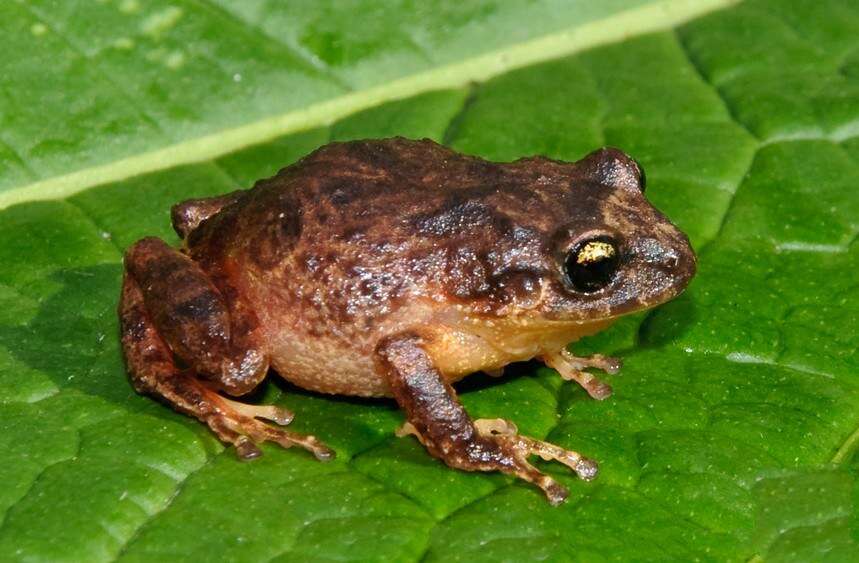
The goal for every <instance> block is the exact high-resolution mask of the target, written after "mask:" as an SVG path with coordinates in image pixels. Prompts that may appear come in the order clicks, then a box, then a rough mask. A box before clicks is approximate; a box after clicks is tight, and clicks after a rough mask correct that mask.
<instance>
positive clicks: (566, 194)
mask: <svg viewBox="0 0 859 563" xmlns="http://www.w3.org/2000/svg"><path fill="white" fill-rule="evenodd" d="M504 169H505V170H506V171H507V172H506V174H508V175H507V176H504V183H503V185H501V186H500V187H499V185H498V184H496V185H495V186H491V187H490V188H489V189H486V190H485V191H486V194H489V195H486V194H483V195H482V196H481V199H479V201H478V200H477V195H475V194H472V195H473V196H474V199H471V200H468V202H469V204H470V205H472V207H474V208H475V210H477V211H480V210H483V212H482V213H477V211H475V212H474V214H475V216H480V217H483V216H484V215H486V217H485V218H484V219H483V220H481V221H477V220H474V221H470V222H469V221H466V220H465V219H467V217H466V215H467V214H465V213H463V212H460V213H459V214H458V215H457V218H458V219H459V220H458V221H457V225H461V224H468V225H470V223H471V222H473V223H475V224H477V225H478V226H480V227H481V230H477V229H475V230H474V232H470V231H469V233H470V234H468V239H467V240H468V243H469V244H470V245H474V244H482V245H483V246H482V248H490V250H489V251H488V252H486V253H485V254H486V255H487V256H489V257H490V258H491V260H490V262H491V263H490V264H489V268H488V269H489V270H490V271H492V272H493V273H494V276H493V277H492V278H491V279H490V280H488V281H487V280H486V279H485V278H483V277H478V278H477V282H471V283H468V284H465V283H463V280H471V278H472V277H473V276H472V275H471V273H470V272H471V270H468V269H465V268H460V270H457V272H456V275H452V276H451V279H453V280H454V281H455V282H456V284H457V286H456V289H457V290H459V289H460V288H462V287H465V288H472V287H488V288H489V293H490V295H491V296H492V297H493V299H490V300H489V302H490V303H492V304H494V306H486V307H483V309H482V310H484V311H486V312H490V314H491V315H492V316H495V317H499V316H501V317H507V318H510V319H514V320H515V319H518V321H517V323H518V322H519V321H521V322H522V323H523V324H530V325H532V326H533V327H534V329H538V327H539V326H540V325H543V324H544V323H545V322H550V323H551V322H554V321H562V322H569V321H572V322H575V323H583V322H585V323H586V322H589V321H602V320H607V319H612V318H614V317H617V316H620V315H623V314H625V313H631V312H634V311H639V310H642V309H647V308H650V307H654V306H656V305H659V304H660V303H663V302H665V301H667V300H669V299H671V298H673V297H675V296H676V295H678V294H679V293H680V292H681V291H683V289H684V288H685V287H686V285H687V284H688V283H689V280H690V279H691V278H692V276H693V275H694V273H695V266H696V260H695V253H694V252H693V251H692V248H691V246H690V245H689V239H688V238H687V237H686V235H685V234H684V233H682V232H681V231H680V230H679V229H678V228H677V227H675V226H674V225H673V224H672V223H671V222H670V221H669V220H668V219H667V218H666V217H665V216H664V215H663V214H662V213H660V212H659V211H657V210H656V209H655V208H654V207H653V206H652V205H651V204H650V202H648V201H647V198H646V197H645V195H644V188H645V177H644V172H643V170H642V169H641V167H640V166H639V165H638V164H637V163H636V161H635V160H633V159H632V158H630V157H629V156H627V155H626V154H624V153H623V152H621V151H619V150H617V149H612V148H603V149H599V150H597V151H595V152H593V153H591V154H589V155H588V156H586V157H585V158H583V159H582V160H580V161H578V162H575V163H565V162H559V161H554V160H549V159H546V158H543V157H534V158H526V159H522V160H519V161H516V162H514V163H511V164H508V165H504ZM511 178H513V179H512V180H511ZM523 187H526V188H527V189H523ZM475 241H479V243H476V242H475ZM470 254H475V255H477V254H479V252H472V253H470ZM470 254H468V253H466V255H470ZM481 271H483V270H481ZM463 272H466V273H468V274H469V275H467V276H464V275H463ZM456 293H460V292H459V291H457V292H456ZM486 303H487V302H486V301H483V300H475V299H472V303H471V305H472V307H474V306H475V305H479V306H483V305H486Z"/></svg>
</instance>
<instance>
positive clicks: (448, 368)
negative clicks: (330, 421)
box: [264, 306, 614, 397]
mask: <svg viewBox="0 0 859 563" xmlns="http://www.w3.org/2000/svg"><path fill="white" fill-rule="evenodd" d="M269 320H270V321H271V322H274V324H270V323H264V326H267V327H269V334H268V337H269V338H268V341H269V351H270V355H271V359H272V367H273V368H274V369H275V370H277V372H278V373H279V374H280V375H281V376H283V377H284V378H285V379H287V380H288V381H290V382H292V383H294V384H296V385H298V386H299V387H302V388H304V389H309V390H313V391H318V392H322V393H333V394H338V395H356V396H364V397H389V396H391V393H390V389H389V388H388V385H387V383H386V381H385V380H384V377H383V375H382V374H381V373H379V370H378V369H377V367H376V365H375V361H374V357H373V353H374V350H375V348H376V344H377V343H378V342H379V341H380V340H381V339H382V338H383V337H385V336H388V335H392V334H397V333H399V332H403V331H413V332H416V333H418V334H420V335H421V336H423V337H424V340H425V342H426V349H427V352H428V353H429V355H430V356H431V357H432V358H433V361H434V362H435V365H436V366H437V367H438V369H439V370H440V371H441V372H442V374H443V375H444V376H445V378H446V379H447V380H448V381H450V382H455V381H459V380H460V379H462V378H463V377H465V376H466V375H468V374H471V373H474V372H476V371H490V372H491V371H497V370H499V369H500V368H503V367H504V366H506V365H507V364H509V363H511V362H517V361H524V360H529V359H532V358H535V357H538V356H540V355H542V354H545V353H548V352H557V351H559V350H561V349H562V348H564V347H565V346H566V345H567V344H569V343H570V342H573V341H575V340H578V339H579V338H581V337H583V336H587V335H590V334H594V333H595V332H598V331H600V330H602V329H604V328H605V327H606V326H608V325H609V324H611V323H612V322H613V320H614V319H602V320H595V321H585V322H561V321H546V320H534V319H530V320H529V319H523V318H505V319H494V320H488V319H475V318H469V317H468V316H466V315H463V314H462V313H461V312H459V311H455V310H453V311H450V310H448V311H445V313H443V314H441V315H440V314H438V313H434V312H433V310H432V309H431V308H429V307H424V306H416V307H410V308H407V309H404V310H402V311H401V312H400V313H399V314H398V315H396V316H395V317H393V318H391V319H388V320H386V321H385V322H384V323H383V324H382V325H381V326H379V327H376V329H375V330H372V331H367V332H363V333H361V332H358V331H356V332H351V333H350V334H341V335H323V336H319V335H316V336H310V335H308V334H306V333H305V332H304V330H303V327H302V326H301V322H300V321H292V324H291V326H284V325H283V323H278V322H276V320H275V319H269Z"/></svg>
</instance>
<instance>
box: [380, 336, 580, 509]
mask: <svg viewBox="0 0 859 563" xmlns="http://www.w3.org/2000/svg"><path fill="white" fill-rule="evenodd" d="M376 359H377V364H378V367H379V370H380V371H381V372H382V373H384V374H385V376H386V377H387V380H388V384H389V385H390V387H391V390H392V391H393V394H394V397H395V398H396V400H397V403H398V404H399V405H400V406H401V407H402V408H403V410H404V411H405V412H406V418H407V420H408V425H406V426H405V427H404V429H403V431H404V433H413V434H416V435H417V436H418V437H419V439H420V441H421V443H422V444H423V445H424V446H425V447H426V448H427V450H429V452H430V453H431V454H432V455H433V456H435V457H438V458H440V459H442V460H443V461H444V462H445V463H447V464H448V465H450V466H451V467H456V468H458V469H465V470H467V471H503V472H504V473H509V474H512V475H516V476H517V477H520V478H522V479H525V480H526V481H530V482H532V483H534V484H536V485H537V486H539V487H540V488H541V489H543V492H544V493H545V494H546V496H547V497H548V498H549V501H550V502H552V503H553V504H557V503H559V502H562V501H563V500H564V499H565V498H566V496H567V490H566V489H565V488H564V487H563V486H562V485H560V484H559V483H557V482H556V481H554V480H553V479H552V478H550V477H548V476H546V475H544V474H542V473H540V472H539V471H537V469H536V468H534V467H533V466H532V465H531V464H529V463H528V461H527V457H528V456H529V455H532V454H536V455H540V456H541V457H544V458H545V459H555V460H558V461H560V462H562V463H564V464H566V465H568V466H569V467H570V468H571V469H573V470H574V471H576V472H577V473H579V475H580V476H582V477H585V478H592V477H593V476H594V475H595V473H596V465H595V464H594V463H593V462H592V461H590V460H587V459H585V458H582V457H581V456H580V455H579V454H577V453H576V452H570V451H567V450H563V449H562V448H559V447H557V446H553V445H552V444H548V443H546V442H541V441H538V440H533V439H531V438H528V437H526V436H520V435H519V434H518V433H517V432H516V429H515V426H513V425H512V424H509V423H506V424H504V430H505V432H498V431H497V430H498V428H499V424H501V422H503V421H494V423H493V424H489V423H487V421H483V422H481V424H480V425H475V424H474V423H473V422H472V420H471V418H470V417H469V416H468V413H466V412H465V409H464V408H463V407H462V405H461V404H460V403H459V400H458V399H457V397H456V393H455V392H454V390H453V388H452V387H451V386H450V384H448V383H447V382H446V381H445V379H444V377H443V376H442V374H441V372H440V371H439V370H438V369H437V368H436V366H435V364H434V363H433V361H432V358H431V357H430V356H429V354H428V353H427V351H426V349H425V347H424V343H423V339H422V338H421V337H420V336H419V335H416V334H410V333H406V334H400V335H396V336H394V337H390V338H387V339H384V340H383V341H382V342H381V343H380V344H379V346H378V348H377V350H376Z"/></svg>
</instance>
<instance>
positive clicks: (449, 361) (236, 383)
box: [119, 138, 695, 504]
mask: <svg viewBox="0 0 859 563" xmlns="http://www.w3.org/2000/svg"><path fill="white" fill-rule="evenodd" d="M172 219H173V226H174V228H175V229H176V232H178V233H179V235H180V236H181V237H182V239H183V240H184V242H183V245H182V248H181V249H179V250H177V249H174V248H171V247H170V246H168V245H167V244H165V243H164V242H163V241H161V240H160V239H157V238H145V239H143V240H140V241H138V242H137V243H136V244H134V245H133V246H132V247H131V248H129V249H128V251H127V252H126V254H125V276H124V281H123V287H122V297H121V303H120V307H119V315H120V317H121V326H122V345H123V348H124V350H125V357H126V360H127V364H128V369H129V372H130V374H131V379H132V381H133V383H134V386H135V388H136V389H137V390H138V391H139V392H141V393H147V394H150V395H153V396H155V397H158V398H160V399H162V400H163V401H165V402H167V403H168V404H170V405H172V406H173V407H174V408H176V409H177V410H179V411H182V412H184V413H187V414H189V415H191V416H194V417H196V418H198V419H200V420H201V421H203V422H205V423H206V424H207V425H208V426H209V427H210V428H211V429H212V431H213V432H214V433H215V434H217V436H218V437H219V438H220V439H221V440H223V441H224V442H226V443H230V444H233V445H235V447H236V450H237V451H238V455H239V456H241V457H242V458H253V457H256V456H259V455H260V450H259V448H258V444H259V443H261V442H264V441H271V442H276V443H278V444H280V445H281V446H284V447H290V446H293V445H298V446H301V447H303V448H306V449H307V450H309V451H311V452H312V453H313V454H314V455H315V456H316V457H317V458H319V459H320V460H327V459H331V458H332V457H333V456H334V452H333V451H332V450H331V449H329V448H328V447H326V446H325V445H324V444H323V443H322V442H321V441H320V440H318V439H317V438H315V437H313V436H308V435H303V434H299V433H296V432H291V431H289V430H286V429H284V428H280V427H278V426H275V424H277V425H286V424H289V422H290V421H291V420H292V413H290V412H288V411H287V410H285V409H282V408H279V407H275V406H254V405H249V404H244V403H240V402H237V401H236V400H234V399H232V398H227V397H236V396H239V395H244V394H246V393H248V392H250V391H252V390H253V389H254V388H255V387H256V386H257V385H258V384H259V383H260V382H261V381H262V380H263V378H264V377H265V376H266V373H267V372H268V370H269V368H273V369H274V370H275V371H277V373H279V374H280V375H281V376H282V377H285V378H286V379H287V380H289V381H290V382H292V383H293V384H295V385H297V386H299V387H302V388H304V389H309V390H313V391H317V392H320V393H336V394H341V395H355V396H362V397H393V398H394V399H395V400H396V401H397V403H398V404H399V405H400V407H401V408H402V409H403V411H404V413H405V417H406V420H407V422H406V423H405V424H404V425H403V427H402V428H400V429H399V431H398V433H399V434H400V435H404V434H414V435H415V436H416V437H417V439H418V440H420V442H421V443H422V444H423V445H424V446H425V447H426V449H427V450H428V451H429V453H430V454H432V455H433V456H435V457H437V458H440V459H441V460H443V461H444V462H445V463H447V464H448V465H449V466H451V467H455V468H458V469H464V470H468V471H494V470H497V471H502V472H504V473H508V474H512V475H516V476H518V477H521V478H523V479H525V480H527V481H530V482H532V483H534V484H536V485H537V486H539V487H540V488H541V489H542V490H543V491H544V492H545V494H546V496H547V497H548V499H549V500H550V501H551V502H552V503H553V504H556V503H559V502H562V501H563V500H564V498H565V497H566V495H567V491H566V489H565V488H564V487H563V486H562V485H560V484H559V483H558V482H557V481H555V480H553V479H552V478H550V477H548V476H547V475H544V474H543V473H541V472H539V471H538V470H537V469H536V468H535V467H533V466H532V465H531V464H529V463H528V457H529V456H530V455H532V454H535V455H538V456H540V457H542V458H543V459H546V460H557V461H559V462H561V463H563V464H565V465H567V466H569V467H570V468H571V469H572V470H573V471H574V472H576V473H577V474H578V475H579V476H580V477H582V478H584V479H592V478H593V477H594V476H595V475H596V472H597V464H596V463H595V462H594V461H592V460H590V459H587V458H585V457H583V456H581V455H580V454H578V453H576V452H573V451H569V450H565V449H564V448H561V447H559V446H556V445H553V444H550V443H547V442H544V441H541V440H536V439H533V438H529V437H527V436H523V435H520V434H519V433H518V432H517V429H516V426H515V425H514V424H513V423H512V422H509V421H506V420H503V419H481V420H473V419H471V418H470V417H469V415H468V413H466V411H465V410H464V409H463V407H462V405H460V403H459V401H458V400H457V396H456V393H455V392H454V389H453V387H452V386H451V384H453V383H454V382H456V381H458V380H459V379H461V378H462V377H464V376H466V375H468V374H470V373H473V372H475V371H480V370H482V371H485V372H487V373H500V371H501V369H502V368H503V367H504V366H505V365H507V364H509V363H511V362H517V361H522V360H529V359H532V358H537V359H539V360H541V361H543V362H545V363H546V364H548V365H549V366H551V367H553V368H555V369H556V370H557V371H558V372H559V373H560V375H561V376H562V377H563V378H564V379H571V380H574V381H576V382H578V383H579V384H580V385H582V387H584V388H585V389H586V390H587V392H588V393H589V394H590V395H591V396H593V397H595V398H597V399H604V398H606V397H607V396H609V394H610V393H611V388H610V387H609V386H608V385H606V384H604V383H602V382H601V381H599V380H598V379H597V378H596V377H594V375H592V374H591V373H588V372H587V371H584V369H585V368H599V369H602V370H605V371H607V372H609V373H613V372H615V371H616V370H617V369H618V368H619V367H620V363H619V362H618V361H617V360H615V359H613V358H607V357H603V356H591V357H587V358H579V357H575V356H573V355H572V354H571V353H569V352H568V351H567V350H566V346H567V344H568V343H570V342H572V341H574V340H576V339H578V338H580V337H582V336H585V335H589V334H593V333H595V332H597V331H599V330H601V329H603V328H605V327H606V326H608V325H609V324H610V323H611V322H612V321H614V320H615V319H617V318H618V317H619V316H621V315H624V314H626V313H631V312H634V311H641V310H642V309H647V308H649V307H653V306H655V305H658V304H660V303H663V302H664V301H666V300H668V299H671V298H672V297H674V296H676V295H677V294H678V293H680V292H681V291H682V290H683V288H684V287H685V286H686V284H687V283H688V281H689V279H690V278H691V277H692V275H693V274H694V272H695V255H694V254H693V252H692V249H691V248H690V246H689V241H688V239H687V238H686V236H685V235H684V234H683V233H682V232H680V231H679V230H678V229H677V228H676V227H674V226H673V225H672V224H671V223H670V222H669V221H668V220H667V219H666V218H665V216H663V215H662V214H661V213H659V212H658V211H657V210H656V209H654V208H653V207H652V206H651V205H650V204H649V203H648V202H647V200H646V199H645V197H644V174H643V172H642V170H641V168H640V167H639V166H638V164H637V163H636V162H635V161H634V160H633V159H632V158H630V157H628V156H627V155H626V154H624V153H623V152H621V151H619V150H616V149H612V148H604V149H600V150H597V151H595V152H593V153H591V154H590V155H588V156H586V157H585V158H583V159H582V160H580V161H578V162H575V163H567V162H560V161H556V160H550V159H548V158H544V157H532V158H524V159H521V160H518V161H515V162H511V163H495V162H488V161H485V160H482V159H480V158H475V157H471V156H465V155H462V154H458V153H456V152H453V151H451V150H449V149H447V148H445V147H443V146H440V145H438V144H436V143H434V142H432V141H429V140H423V141H411V140H406V139H402V138H397V139H387V140H371V141H355V142H348V143H331V144H329V145H326V146H324V147H322V148H320V149H318V150H317V151H315V152H313V153H312V154H310V155H309V156H307V157H305V158H304V159H302V160H301V161H299V162H298V163H296V164H293V165H292V166H289V167H287V168H284V169H283V170H281V171H280V172H279V173H278V174H277V175H276V176H274V177H272V178H269V179H267V180H262V181H259V182H257V184H256V185H255V186H254V187H253V188H251V189H248V190H240V191H236V192H233V193H230V194H227V195H223V196H219V197H213V198H210V199H196V200H190V201H186V202H183V203H180V204H178V205H176V206H175V207H173V211H172ZM263 421H270V422H263ZM272 422H273V423H275V424H271V423H272Z"/></svg>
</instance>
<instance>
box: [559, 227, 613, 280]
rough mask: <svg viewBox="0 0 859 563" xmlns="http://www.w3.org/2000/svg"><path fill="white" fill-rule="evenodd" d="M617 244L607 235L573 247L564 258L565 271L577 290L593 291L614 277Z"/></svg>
mask: <svg viewBox="0 0 859 563" xmlns="http://www.w3.org/2000/svg"><path fill="white" fill-rule="evenodd" d="M618 262H619V260H618V252H617V245H616V244H615V243H614V241H613V240H612V239H611V238H609V237H606V236H600V237H594V238H592V239H588V240H585V241H583V242H580V243H579V244H577V245H576V246H575V247H573V248H572V249H571V250H570V251H569V252H568V253H567V256H566V259H565V260H564V273H565V274H566V276H567V280H568V281H569V282H570V285H571V286H572V287H573V289H575V290H576V291H580V292H582V293H593V292H595V291H599V290H600V289H602V288H604V287H605V286H607V285H608V284H609V282H611V280H612V279H613V278H614V274H615V272H616V271H617V266H618Z"/></svg>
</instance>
